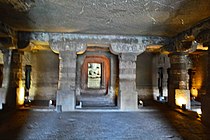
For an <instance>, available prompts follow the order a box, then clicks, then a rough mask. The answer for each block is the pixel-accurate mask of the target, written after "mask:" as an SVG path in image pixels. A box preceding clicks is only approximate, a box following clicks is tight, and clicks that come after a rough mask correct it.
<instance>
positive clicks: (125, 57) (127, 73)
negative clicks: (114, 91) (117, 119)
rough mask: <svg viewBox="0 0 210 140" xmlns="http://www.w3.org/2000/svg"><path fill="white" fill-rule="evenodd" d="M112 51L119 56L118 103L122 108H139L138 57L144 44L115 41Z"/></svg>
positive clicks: (142, 50) (132, 109)
mask: <svg viewBox="0 0 210 140" xmlns="http://www.w3.org/2000/svg"><path fill="white" fill-rule="evenodd" d="M110 51H111V52H112V53H114V54H117V55H118V57H119V94H118V105H119V107H120V109H121V110H125V111H135V110H137V109H138V96H137V91H136V59H137V56H138V55H139V54H141V53H143V52H144V51H145V46H144V45H143V44H126V43H113V44H111V47H110Z"/></svg>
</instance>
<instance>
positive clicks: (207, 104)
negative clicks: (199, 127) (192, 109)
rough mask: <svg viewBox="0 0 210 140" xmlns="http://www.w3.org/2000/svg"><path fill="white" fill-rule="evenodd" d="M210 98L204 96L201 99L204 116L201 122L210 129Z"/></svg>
mask: <svg viewBox="0 0 210 140" xmlns="http://www.w3.org/2000/svg"><path fill="white" fill-rule="evenodd" d="M209 108H210V97H209V96H206V95H205V96H203V97H202V98H201V111H202V116H201V120H202V123H203V124H204V125H206V126H208V127H210V109H209Z"/></svg>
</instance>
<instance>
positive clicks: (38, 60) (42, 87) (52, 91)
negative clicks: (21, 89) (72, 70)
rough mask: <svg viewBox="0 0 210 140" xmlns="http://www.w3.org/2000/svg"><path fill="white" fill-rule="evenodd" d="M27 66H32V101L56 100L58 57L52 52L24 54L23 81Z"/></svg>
mask: <svg viewBox="0 0 210 140" xmlns="http://www.w3.org/2000/svg"><path fill="white" fill-rule="evenodd" d="M25 65H31V66H32V71H31V88H30V99H31V100H55V99H56V92H57V87H58V65H59V60H58V55H57V54H55V53H53V52H52V51H36V52H24V55H23V63H22V67H23V79H25ZM23 83H24V80H23Z"/></svg>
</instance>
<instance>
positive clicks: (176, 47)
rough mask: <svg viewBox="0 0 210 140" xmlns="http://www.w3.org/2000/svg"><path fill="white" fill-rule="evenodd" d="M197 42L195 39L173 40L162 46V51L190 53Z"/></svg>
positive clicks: (194, 49)
mask: <svg viewBox="0 0 210 140" xmlns="http://www.w3.org/2000/svg"><path fill="white" fill-rule="evenodd" d="M197 46H198V43H197V42H196V41H186V40H184V41H174V42H173V43H171V44H169V45H167V46H164V47H163V51H166V52H168V53H192V52H194V51H196V49H197Z"/></svg>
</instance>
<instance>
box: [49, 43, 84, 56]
mask: <svg viewBox="0 0 210 140" xmlns="http://www.w3.org/2000/svg"><path fill="white" fill-rule="evenodd" d="M50 48H51V49H52V51H53V52H55V53H59V52H60V51H72V52H77V53H84V52H85V50H86V48H87V45H86V44H84V43H77V42H71V41H67V40H63V41H54V40H52V41H50Z"/></svg>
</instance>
